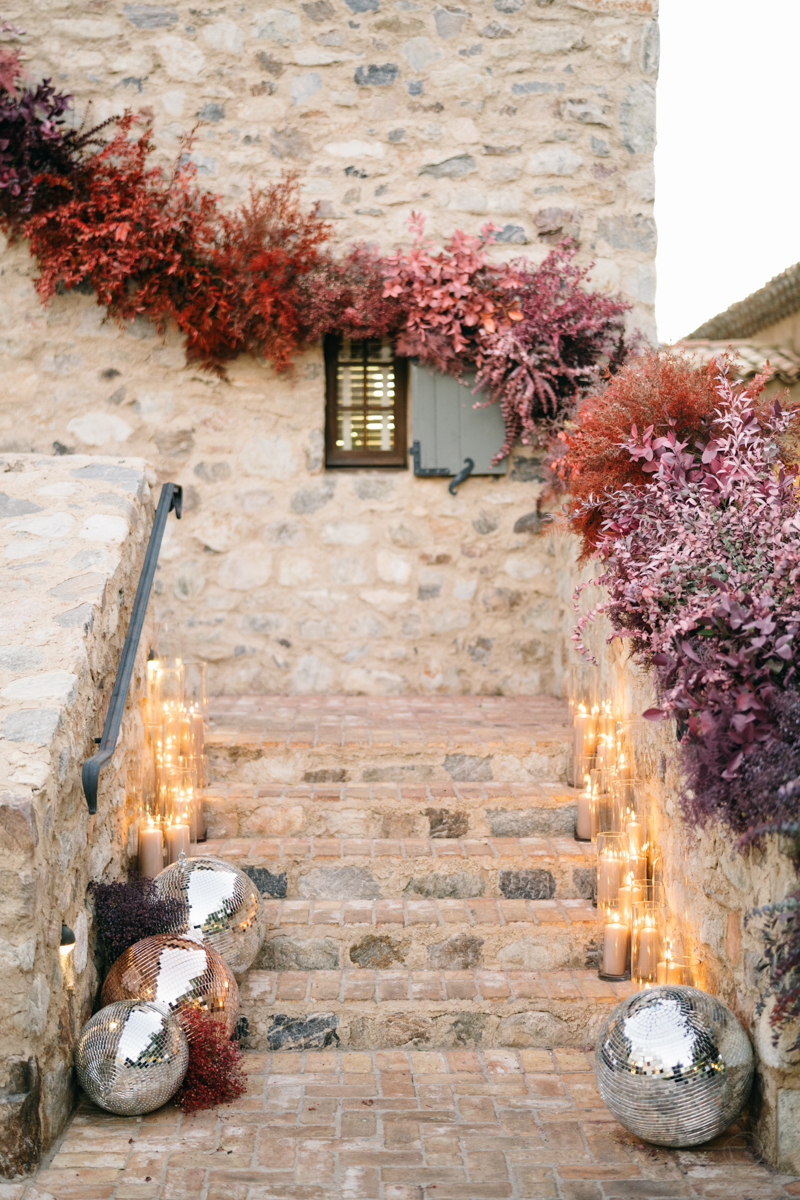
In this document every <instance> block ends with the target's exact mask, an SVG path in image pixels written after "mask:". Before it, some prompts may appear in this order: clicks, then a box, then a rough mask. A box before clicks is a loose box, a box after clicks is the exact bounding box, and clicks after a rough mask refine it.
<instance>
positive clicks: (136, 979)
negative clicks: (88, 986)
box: [101, 933, 239, 1034]
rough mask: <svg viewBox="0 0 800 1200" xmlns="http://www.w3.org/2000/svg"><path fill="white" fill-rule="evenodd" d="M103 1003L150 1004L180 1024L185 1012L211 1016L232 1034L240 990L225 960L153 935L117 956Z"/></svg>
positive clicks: (188, 941) (170, 937)
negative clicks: (190, 1010)
mask: <svg viewBox="0 0 800 1200" xmlns="http://www.w3.org/2000/svg"><path fill="white" fill-rule="evenodd" d="M101 998H102V1002H103V1004H112V1003H113V1002H114V1001H115V1000H154V1001H156V1002H160V1003H162V1004H166V1005H167V1007H168V1008H169V1010H170V1012H172V1013H175V1015H176V1016H177V1017H178V1019H180V1014H181V1010H182V1009H184V1008H186V1007H189V1008H196V1009H199V1010H200V1011H201V1012H207V1013H210V1014H211V1016H212V1017H214V1018H216V1020H218V1021H219V1022H220V1023H221V1024H223V1025H224V1026H225V1028H226V1029H227V1031H228V1033H229V1034H231V1033H233V1029H234V1026H235V1025H236V1019H237V1017H238V1016H239V987H238V984H237V983H236V980H235V979H234V977H233V972H232V971H231V969H230V967H229V966H228V964H227V963H226V962H225V960H224V958H223V957H222V956H221V955H220V954H217V952H216V950H214V949H212V947H211V946H205V945H202V944H201V943H198V942H195V941H192V940H191V939H190V938H182V937H176V936H175V935H174V934H171V933H158V934H156V935H155V936H154V937H147V938H142V940H141V941H140V942H136V943H134V945H133V946H131V947H130V948H129V949H127V950H125V951H124V953H122V954H120V956H119V958H118V959H117V961H116V962H115V963H114V965H113V966H112V968H111V970H110V971H109V972H108V975H107V976H106V981H105V983H104V984H103V993H102V997H101Z"/></svg>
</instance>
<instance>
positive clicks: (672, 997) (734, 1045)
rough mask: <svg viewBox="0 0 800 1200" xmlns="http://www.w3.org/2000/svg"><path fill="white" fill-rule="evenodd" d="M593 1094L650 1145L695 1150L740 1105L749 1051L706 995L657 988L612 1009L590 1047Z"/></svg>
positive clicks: (748, 1079) (727, 1015)
mask: <svg viewBox="0 0 800 1200" xmlns="http://www.w3.org/2000/svg"><path fill="white" fill-rule="evenodd" d="M594 1062H595V1075H596V1076H597V1086H598V1088H599V1091H600V1095H601V1096H602V1098H603V1100H604V1101H605V1103H606V1105H607V1106H608V1108H609V1110H610V1111H611V1112H612V1113H613V1115H614V1116H615V1117H616V1118H617V1120H618V1121H619V1122H620V1124H621V1125H624V1126H625V1128H626V1129H629V1130H630V1131H631V1133H634V1134H636V1136H637V1137H640V1138H642V1139H643V1140H644V1141H646V1142H653V1143H654V1144H655V1145H656V1146H677V1147H681V1146H697V1145H699V1144H700V1143H701V1142H707V1141H709V1140H710V1139H711V1138H714V1137H717V1136H718V1135H719V1134H720V1133H722V1131H723V1130H724V1129H726V1128H727V1126H728V1125H730V1123H731V1122H732V1121H735V1120H736V1118H737V1117H738V1116H739V1113H740V1112H741V1111H742V1108H743V1107H744V1104H745V1101H746V1100H747V1096H748V1093H749V1092H750V1085H751V1083H752V1081H753V1051H752V1048H751V1046H750V1042H749V1040H748V1037H747V1034H746V1033H745V1031H744V1029H743V1028H742V1026H741V1025H740V1024H739V1022H738V1020H737V1019H736V1017H735V1016H734V1015H733V1013H732V1012H731V1011H730V1009H729V1008H726V1007H725V1005H724V1004H723V1003H722V1002H721V1001H720V1000H717V998H716V997H715V996H709V995H708V993H707V992H701V991H698V989H697V988H692V987H678V986H664V987H654V988H648V989H646V990H645V991H642V992H636V993H635V994H634V995H633V996H629V997H628V999H627V1000H623V1002H622V1004H619V1005H617V1007H616V1008H615V1009H614V1011H613V1012H612V1013H611V1016H610V1017H609V1018H608V1020H607V1021H606V1023H605V1025H604V1026H603V1028H602V1030H601V1031H600V1035H599V1037H598V1039H597V1045H596V1047H595V1055H594Z"/></svg>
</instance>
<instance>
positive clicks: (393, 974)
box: [241, 967, 632, 1011]
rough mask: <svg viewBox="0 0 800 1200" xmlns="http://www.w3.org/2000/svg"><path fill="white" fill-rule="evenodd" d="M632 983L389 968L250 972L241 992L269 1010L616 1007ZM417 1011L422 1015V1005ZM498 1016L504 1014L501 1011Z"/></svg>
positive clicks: (572, 974) (592, 976)
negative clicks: (301, 1005)
mask: <svg viewBox="0 0 800 1200" xmlns="http://www.w3.org/2000/svg"><path fill="white" fill-rule="evenodd" d="M631 987H632V984H631V983H630V981H627V982H624V983H608V982H606V981H605V980H603V979H598V977H597V971H504V970H496V969H495V970H492V969H485V970H482V969H481V968H476V969H475V970H471V971H424V970H419V971H414V970H411V971H405V970H397V969H393V968H388V969H384V970H369V968H363V967H359V968H354V969H352V970H345V971H319V970H318V971H257V970H251V971H250V972H249V973H248V975H247V978H246V980H245V981H244V983H243V984H242V987H241V995H242V1001H243V1002H248V1001H254V1000H255V1001H258V1002H259V1004H261V1005H266V1006H271V1005H273V1004H274V1003H275V1002H276V1001H285V1000H294V1001H298V1002H305V1003H309V1004H310V1003H311V1002H312V1001H314V1000H340V1001H342V1002H346V1001H357V1000H366V1001H370V1002H371V1003H375V1004H381V1003H384V1002H386V1001H392V1000H408V1001H416V1002H418V1001H421V1000H437V1001H443V1000H492V1001H498V1000H509V1001H517V1000H585V1001H586V1002H592V1003H595V1002H597V1001H607V1002H608V1003H613V1004H617V1003H618V1002H619V1001H620V1000H623V999H624V998H625V997H626V996H628V995H630V992H631ZM415 1011H420V1009H419V1005H418V1004H417V1005H416V1006H415ZM498 1011H500V1010H498Z"/></svg>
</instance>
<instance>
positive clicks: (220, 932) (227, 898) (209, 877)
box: [156, 858, 267, 977]
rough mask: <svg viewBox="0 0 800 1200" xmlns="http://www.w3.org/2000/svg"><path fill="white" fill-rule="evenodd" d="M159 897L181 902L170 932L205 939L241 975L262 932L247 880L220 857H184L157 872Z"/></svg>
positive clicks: (257, 898)
mask: <svg viewBox="0 0 800 1200" xmlns="http://www.w3.org/2000/svg"><path fill="white" fill-rule="evenodd" d="M156 888H157V889H158V893H159V895H160V896H167V897H170V898H171V899H177V900H182V901H183V902H184V906H185V909H184V914H185V915H184V918H183V920H182V921H181V922H180V927H179V928H178V927H176V929H175V930H174V932H175V933H179V934H183V935H184V936H185V937H189V938H194V940H195V941H198V942H204V943H205V944H206V945H209V946H211V947H212V948H213V949H214V950H216V951H217V953H218V954H221V955H222V957H223V958H224V959H225V962H226V963H227V964H228V966H229V967H230V968H231V970H232V971H233V973H234V975H236V976H237V977H241V976H242V975H243V974H244V972H245V971H246V970H247V968H248V967H249V966H250V965H251V964H252V962H253V960H254V959H255V956H256V955H257V954H258V950H259V947H260V945H261V942H262V940H263V938H264V933H265V931H266V925H267V916H266V913H265V911H264V901H263V900H262V899H261V893H260V892H259V890H258V888H257V887H256V885H255V884H254V883H253V881H252V879H251V878H250V877H249V876H248V875H245V873H244V871H240V870H239V868H238V867H234V866H233V865H232V864H231V863H227V862H223V860H222V859H220V858H187V859H184V860H183V861H179V862H176V863H172V864H171V865H170V866H169V867H165V868H164V870H163V871H162V872H161V874H160V875H157V876H156Z"/></svg>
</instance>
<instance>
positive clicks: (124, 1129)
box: [0, 1050, 800, 1200]
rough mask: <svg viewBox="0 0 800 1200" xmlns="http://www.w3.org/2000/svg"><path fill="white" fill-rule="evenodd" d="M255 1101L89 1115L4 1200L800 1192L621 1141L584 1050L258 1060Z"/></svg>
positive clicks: (735, 1136)
mask: <svg viewBox="0 0 800 1200" xmlns="http://www.w3.org/2000/svg"><path fill="white" fill-rule="evenodd" d="M246 1058H247V1071H248V1076H249V1086H248V1091H247V1095H246V1096H244V1097H243V1098H242V1099H241V1100H239V1101H237V1102H236V1103H235V1104H231V1105H226V1106H224V1107H223V1108H220V1109H216V1110H213V1111H210V1112H204V1113H198V1114H196V1115H194V1116H182V1115H181V1114H180V1113H179V1112H178V1110H177V1109H175V1108H174V1107H172V1106H169V1105H168V1106H166V1107H165V1108H163V1109H161V1110H160V1111H159V1112H156V1113H152V1114H150V1115H149V1116H146V1117H143V1118H140V1119H138V1120H137V1119H133V1118H121V1117H113V1116H110V1115H109V1114H107V1113H103V1112H101V1111H100V1110H99V1109H96V1108H94V1107H93V1106H92V1105H91V1104H89V1103H88V1102H87V1101H86V1100H84V1101H83V1102H82V1104H81V1106H80V1107H79V1109H78V1110H77V1113H76V1114H75V1117H74V1119H73V1120H72V1122H71V1124H70V1125H69V1126H68V1128H67V1131H66V1135H65V1137H64V1138H63V1139H62V1141H61V1142H60V1143H59V1145H58V1146H57V1147H56V1150H55V1153H54V1154H52V1155H51V1156H50V1158H49V1161H47V1162H46V1163H45V1164H43V1167H42V1169H40V1171H39V1172H38V1173H37V1175H36V1176H34V1177H33V1178H32V1179H31V1180H30V1181H25V1182H21V1183H11V1184H0V1200H495V1198H506V1197H507V1198H509V1200H557V1198H558V1200H623V1198H624V1200H648V1198H651V1197H652V1198H661V1200H669V1198H671V1197H674V1198H685V1200H690V1198H691V1200H701V1198H703V1200H713V1198H720V1200H779V1198H782V1197H796V1196H800V1180H798V1179H791V1178H789V1177H787V1176H780V1175H776V1174H775V1173H773V1172H772V1171H770V1169H769V1168H767V1167H765V1166H763V1165H761V1164H759V1163H758V1162H757V1161H756V1159H755V1157H754V1156H753V1155H752V1154H751V1152H750V1151H749V1149H748V1146H747V1138H746V1135H745V1134H744V1133H743V1132H742V1131H741V1130H739V1129H738V1128H733V1129H731V1130H729V1131H728V1132H727V1133H726V1135H725V1136H724V1137H722V1138H719V1139H717V1140H716V1141H715V1142H713V1143H710V1144H709V1145H707V1146H704V1147H701V1148H699V1149H695V1150H691V1151H671V1150H663V1149H657V1148H655V1147H652V1146H645V1145H643V1144H642V1143H640V1142H639V1141H638V1140H637V1139H636V1138H634V1137H632V1136H631V1135H630V1134H629V1133H627V1132H626V1131H625V1130H624V1129H622V1128H621V1126H619V1125H618V1124H617V1123H616V1121H614V1119H613V1118H612V1117H611V1116H610V1114H609V1113H608V1112H607V1110H606V1109H605V1107H604V1106H603V1104H602V1102H601V1100H600V1098H599V1096H598V1094H597V1090H596V1088H595V1084H594V1076H593V1074H592V1068H591V1055H590V1054H588V1053H585V1052H583V1051H581V1050H553V1051H549V1050H522V1051H513V1050H495V1051H485V1052H480V1053H479V1052H476V1051H466V1050H460V1051H452V1052H444V1051H421V1052H413V1051H412V1052H407V1051H404V1050H388V1051H374V1052H371V1053H346V1052H337V1051H305V1052H303V1053H298V1054H287V1053H282V1054H281V1053H276V1054H271V1055H270V1054H249V1055H247V1056H246Z"/></svg>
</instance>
